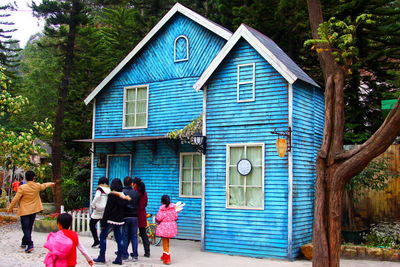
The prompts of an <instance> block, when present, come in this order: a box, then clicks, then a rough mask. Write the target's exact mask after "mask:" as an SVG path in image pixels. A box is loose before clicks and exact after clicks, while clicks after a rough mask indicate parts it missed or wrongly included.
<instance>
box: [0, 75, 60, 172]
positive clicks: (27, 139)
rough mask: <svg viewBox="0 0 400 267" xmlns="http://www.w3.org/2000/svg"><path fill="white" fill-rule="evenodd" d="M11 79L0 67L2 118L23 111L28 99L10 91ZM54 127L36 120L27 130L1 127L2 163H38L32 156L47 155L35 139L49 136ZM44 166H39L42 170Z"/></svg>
mask: <svg viewBox="0 0 400 267" xmlns="http://www.w3.org/2000/svg"><path fill="white" fill-rule="evenodd" d="M9 84H10V81H9V79H8V77H7V76H6V74H5V73H4V70H3V69H2V68H0V87H1V88H0V89H1V91H0V118H1V117H4V116H7V117H9V116H10V114H17V113H19V112H20V111H21V109H22V106H23V105H24V104H26V103H27V102H28V100H27V99H26V98H24V97H22V96H12V95H11V94H10V93H9V92H8V85H9ZM52 131H53V128H52V125H51V124H50V123H48V122H47V120H45V121H44V122H34V123H33V128H31V129H29V130H25V131H14V130H10V129H7V128H4V127H0V165H1V166H6V167H7V168H12V167H13V166H18V167H21V168H25V169H27V168H29V167H30V166H35V165H36V164H35V163H33V162H32V161H31V158H30V157H32V156H39V157H44V156H47V154H46V151H45V149H43V148H42V147H41V146H40V145H39V144H37V145H36V144H35V143H34V140H36V139H38V138H39V137H48V136H50V135H51V134H52ZM42 168H44V167H43V166H42V167H38V170H39V171H41V170H42Z"/></svg>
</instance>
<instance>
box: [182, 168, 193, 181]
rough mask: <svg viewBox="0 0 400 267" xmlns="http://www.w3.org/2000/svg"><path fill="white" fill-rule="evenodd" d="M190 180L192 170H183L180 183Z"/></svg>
mask: <svg viewBox="0 0 400 267" xmlns="http://www.w3.org/2000/svg"><path fill="white" fill-rule="evenodd" d="M191 180H192V170H190V169H184V170H182V181H187V182H190V181H191Z"/></svg>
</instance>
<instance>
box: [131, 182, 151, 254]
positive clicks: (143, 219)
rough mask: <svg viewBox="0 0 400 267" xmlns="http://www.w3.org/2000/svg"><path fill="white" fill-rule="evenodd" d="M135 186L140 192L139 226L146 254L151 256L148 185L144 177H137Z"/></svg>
mask: <svg viewBox="0 0 400 267" xmlns="http://www.w3.org/2000/svg"><path fill="white" fill-rule="evenodd" d="M133 188H134V189H135V190H136V191H137V192H139V197H140V198H139V205H138V213H137V216H138V227H139V235H140V238H142V242H143V248H144V256H145V257H147V258H149V257H150V242H149V237H148V236H147V233H146V227H147V213H146V207H147V193H146V186H145V184H144V183H143V181H142V179H140V178H138V177H135V178H134V179H133Z"/></svg>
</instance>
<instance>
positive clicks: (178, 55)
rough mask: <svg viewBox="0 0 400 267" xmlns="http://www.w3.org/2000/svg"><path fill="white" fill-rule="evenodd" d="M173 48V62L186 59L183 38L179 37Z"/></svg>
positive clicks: (185, 46) (184, 40)
mask: <svg viewBox="0 0 400 267" xmlns="http://www.w3.org/2000/svg"><path fill="white" fill-rule="evenodd" d="M175 45H176V47H175V60H183V59H187V41H186V39H185V38H183V37H180V38H179V39H178V40H176V44H175Z"/></svg>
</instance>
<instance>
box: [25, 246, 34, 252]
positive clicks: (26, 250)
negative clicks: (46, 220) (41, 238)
mask: <svg viewBox="0 0 400 267" xmlns="http://www.w3.org/2000/svg"><path fill="white" fill-rule="evenodd" d="M32 251H33V246H28V247H27V248H26V249H25V252H26V253H31V252H32Z"/></svg>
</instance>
